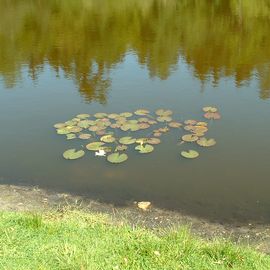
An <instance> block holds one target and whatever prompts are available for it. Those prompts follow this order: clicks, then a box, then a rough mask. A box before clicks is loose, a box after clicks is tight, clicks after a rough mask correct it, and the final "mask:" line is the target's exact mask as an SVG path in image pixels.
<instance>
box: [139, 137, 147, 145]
mask: <svg viewBox="0 0 270 270" xmlns="http://www.w3.org/2000/svg"><path fill="white" fill-rule="evenodd" d="M147 141H148V138H139V139H137V140H136V143H140V144H144V143H146V142H147Z"/></svg>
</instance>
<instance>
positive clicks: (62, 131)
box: [56, 128, 71, 135]
mask: <svg viewBox="0 0 270 270" xmlns="http://www.w3.org/2000/svg"><path fill="white" fill-rule="evenodd" d="M56 132H57V134H60V135H66V134H69V133H71V131H70V130H69V129H67V128H59V129H57V130H56Z"/></svg>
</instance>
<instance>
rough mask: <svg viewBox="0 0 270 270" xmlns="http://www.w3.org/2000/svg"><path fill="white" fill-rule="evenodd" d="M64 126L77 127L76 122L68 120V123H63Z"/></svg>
mask: <svg viewBox="0 0 270 270" xmlns="http://www.w3.org/2000/svg"><path fill="white" fill-rule="evenodd" d="M65 124H66V125H67V126H75V125H77V121H74V120H70V121H67V122H65Z"/></svg>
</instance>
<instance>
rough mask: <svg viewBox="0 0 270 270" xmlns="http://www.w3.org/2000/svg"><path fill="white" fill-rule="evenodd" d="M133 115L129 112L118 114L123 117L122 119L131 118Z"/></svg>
mask: <svg viewBox="0 0 270 270" xmlns="http://www.w3.org/2000/svg"><path fill="white" fill-rule="evenodd" d="M132 115H133V114H132V113H131V112H123V113H120V116H123V117H126V118H128V117H131V116H132Z"/></svg>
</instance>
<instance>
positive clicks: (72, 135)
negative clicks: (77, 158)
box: [66, 133, 76, 140]
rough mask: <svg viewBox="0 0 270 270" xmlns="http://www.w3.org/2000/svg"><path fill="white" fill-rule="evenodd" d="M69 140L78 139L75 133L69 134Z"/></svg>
mask: <svg viewBox="0 0 270 270" xmlns="http://www.w3.org/2000/svg"><path fill="white" fill-rule="evenodd" d="M66 136H67V140H72V139H76V135H75V134H73V133H70V134H67V135H66Z"/></svg>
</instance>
